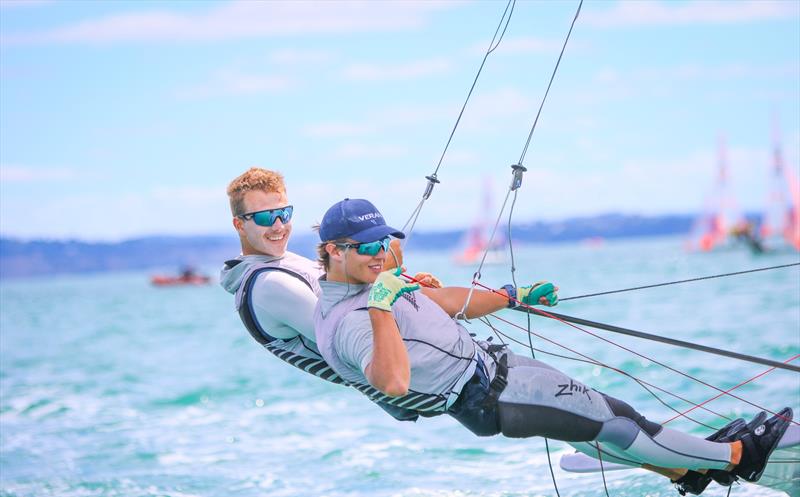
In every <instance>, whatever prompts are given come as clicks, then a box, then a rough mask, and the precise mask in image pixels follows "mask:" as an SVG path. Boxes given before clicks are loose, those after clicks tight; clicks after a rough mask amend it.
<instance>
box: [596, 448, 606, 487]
mask: <svg viewBox="0 0 800 497" xmlns="http://www.w3.org/2000/svg"><path fill="white" fill-rule="evenodd" d="M594 444H595V448H596V449H597V459H598V460H599V461H600V474H601V475H603V488H604V489H605V491H606V497H608V486H607V485H606V470H605V467H604V466H603V456H602V455H601V453H602V452H603V451H601V450H600V442H595V443H594Z"/></svg>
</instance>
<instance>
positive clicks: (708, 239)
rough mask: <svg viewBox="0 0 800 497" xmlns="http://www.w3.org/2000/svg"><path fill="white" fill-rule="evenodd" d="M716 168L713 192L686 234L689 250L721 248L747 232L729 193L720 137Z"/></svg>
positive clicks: (725, 158)
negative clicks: (741, 232) (733, 235)
mask: <svg viewBox="0 0 800 497" xmlns="http://www.w3.org/2000/svg"><path fill="white" fill-rule="evenodd" d="M717 164H718V165H717V178H716V182H715V183H714V188H713V190H712V192H711V194H710V195H709V196H708V197H707V199H706V203H705V205H704V207H703V210H702V212H701V214H700V216H698V218H697V219H696V220H695V223H694V226H693V227H692V230H691V232H690V238H689V242H688V247H689V249H690V250H701V251H704V252H708V251H710V250H713V249H714V248H717V247H719V246H720V245H723V244H725V243H726V242H727V241H728V237H729V235H730V234H731V233H738V232H740V231H742V230H746V229H747V228H748V223H747V221H746V220H745V218H744V215H742V212H741V210H740V209H739V207H738V205H737V203H736V200H735V198H734V196H733V194H732V193H731V190H730V182H729V172H728V162H727V155H726V150H725V141H724V139H723V138H721V137H720V139H719V148H718V163H717Z"/></svg>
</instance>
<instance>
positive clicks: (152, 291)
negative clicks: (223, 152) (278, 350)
mask: <svg viewBox="0 0 800 497" xmlns="http://www.w3.org/2000/svg"><path fill="white" fill-rule="evenodd" d="M516 255H517V267H518V270H517V279H518V281H528V282H530V281H535V280H539V279H549V280H552V281H555V282H556V283H557V284H558V285H559V286H560V287H561V292H560V293H561V295H562V297H569V296H574V295H579V294H585V293H591V292H596V291H602V290H609V289H616V288H620V287H626V286H635V285H640V284H647V283H655V282H660V281H665V280H672V279H682V278H690V277H694V276H700V275H706V274H713V273H719V272H730V271H739V270H743V269H749V268H754V267H763V266H770V265H776V264H785V263H791V262H797V261H798V255H797V254H796V253H790V252H785V253H778V254H771V255H764V256H759V257H756V256H753V255H750V254H749V253H747V252H744V251H729V252H724V253H718V254H712V255H708V254H685V253H684V252H683V251H682V250H681V244H680V240H677V239H657V240H655V239H651V240H639V241H620V242H608V243H605V244H603V245H593V246H586V245H547V246H530V247H517V248H516ZM407 263H408V265H409V266H410V267H409V269H410V270H412V271H413V270H432V271H433V272H434V273H435V274H437V275H439V276H440V277H441V278H442V279H443V280H444V281H445V282H446V283H447V284H450V285H456V284H460V285H465V284H467V283H468V282H469V281H470V278H471V274H472V272H473V271H474V269H475V268H474V267H455V266H452V265H451V264H450V262H449V255H448V254H443V253H438V254H437V253H427V254H416V255H414V254H408V256H407ZM211 270H212V269H211V268H209V271H211ZM799 275H800V271H798V269H797V268H790V269H782V270H777V271H770V272H762V273H755V274H749V275H744V276H738V277H734V278H723V279H715V280H708V281H703V282H698V283H692V284H686V285H680V286H670V287H664V288H658V289H652V290H644V291H639V292H633V293H624V294H618V295H611V296H604V297H597V298H591V299H581V300H575V301H571V302H564V303H563V304H561V305H559V307H558V308H557V309H556V310H558V311H560V312H562V313H565V314H571V315H577V316H582V317H585V318H587V319H593V320H597V321H602V322H609V323H614V324H618V325H620V326H627V327H631V328H634V329H639V330H642V331H647V332H651V333H659V334H664V335H668V336H672V337H675V338H679V339H681V340H691V341H697V342H701V343H704V344H707V345H712V346H719V347H724V348H729V349H733V350H737V351H741V352H745V353H748V354H753V355H759V356H765V357H770V358H773V359H777V360H786V359H788V358H789V357H791V356H793V355H795V354H797V353H799V352H800V277H799ZM482 281H483V282H484V283H486V284H488V285H492V286H496V287H499V286H501V285H503V284H505V283H507V282H509V281H510V275H509V270H508V267H507V266H493V267H491V268H487V269H485V270H484V271H483V277H482ZM0 297H1V299H2V301H1V302H0V306H1V308H2V318H1V320H0V328H1V329H2V335H0V354H1V357H0V359H1V360H0V396H1V401H0V466H1V467H0V469H1V470H0V495H3V496H37V497H39V496H49V495H53V496H56V495H57V496H95V495H97V496H175V497H188V496H217V495H219V496H222V495H236V496H261V495H269V496H306V495H308V496H317V495H325V496H370V497H371V496H540V495H555V491H554V490H553V483H552V481H551V478H550V474H549V469H548V464H547V454H546V452H545V449H544V443H543V441H542V440H540V439H531V440H506V439H502V438H499V437H495V438H491V439H479V438H477V437H474V436H473V435H471V434H470V433H469V432H467V431H466V430H465V429H464V428H462V427H460V426H459V425H457V424H456V423H455V422H454V421H452V420H451V419H449V418H447V417H441V418H437V419H426V420H422V421H420V422H419V423H416V424H411V423H398V422H396V421H394V420H392V419H391V418H389V417H388V416H386V415H385V414H383V413H382V412H381V411H380V410H379V409H378V408H377V407H375V406H373V405H372V404H371V403H369V402H368V401H366V400H365V399H364V398H362V397H361V396H360V394H358V393H356V392H354V391H349V390H347V389H345V388H343V387H337V386H335V385H331V384H327V383H325V382H323V381H320V380H317V379H315V378H312V377H310V376H308V375H305V374H304V373H301V372H299V371H297V370H294V369H293V368H290V367H288V366H286V365H284V364H283V363H281V362H280V361H278V360H277V359H275V358H273V357H272V356H270V355H269V354H268V353H267V352H265V351H263V350H262V349H261V348H260V347H259V346H258V345H257V344H256V343H255V342H254V341H253V340H252V339H251V338H250V337H249V335H248V334H247V332H246V331H245V330H244V329H243V327H242V326H241V324H240V323H239V320H238V316H237V315H236V314H235V313H234V312H233V310H232V307H233V303H232V298H231V296H229V295H228V294H227V293H225V292H224V291H223V290H222V289H221V288H219V287H218V286H216V285H213V286H208V287H201V288H153V287H151V286H149V284H148V280H147V275H146V274H144V273H118V274H103V275H92V276H75V277H59V278H57V279H52V280H45V279H37V280H27V281H3V282H2V283H0ZM501 314H502V316H503V317H505V318H510V319H513V320H514V321H515V322H517V323H519V324H522V325H523V326H525V325H526V320H525V316H523V315H520V314H517V313H513V312H511V311H504V312H503V313H501ZM497 325H498V327H499V328H500V329H501V330H503V331H504V332H508V333H510V334H512V336H513V337H515V339H517V340H521V341H527V338H525V334H524V333H523V332H520V331H519V330H516V331H515V330H514V328H512V327H511V326H509V325H505V324H502V323H497ZM532 326H533V328H534V330H535V331H536V332H537V333H541V334H543V335H545V336H547V337H549V338H551V339H553V340H556V341H558V342H559V343H562V344H564V345H566V346H568V347H570V348H573V349H575V350H578V351H580V352H581V353H584V354H587V355H589V356H591V357H593V358H595V359H597V360H599V361H602V362H605V363H608V364H611V365H613V366H615V367H620V368H622V369H625V370H626V371H628V372H630V373H631V374H634V375H636V376H638V377H640V378H642V379H645V380H647V381H648V382H651V383H654V384H656V385H658V386H660V387H662V388H664V389H666V390H669V391H672V392H676V393H679V394H680V395H682V396H685V397H688V398H690V399H692V400H694V401H701V400H705V399H707V398H709V397H712V396H713V395H714V392H713V391H711V390H709V389H708V388H707V387H704V386H702V385H699V384H697V383H694V382H693V381H691V380H689V379H687V378H685V377H682V376H680V375H678V374H675V373H673V372H670V371H667V370H665V369H663V368H661V367H659V366H656V365H654V364H652V363H650V362H648V361H647V360H645V359H642V358H640V357H637V356H635V355H632V354H630V353H628V352H625V351H623V350H621V349H619V348H617V347H615V346H613V345H610V344H608V343H605V342H603V341H601V340H598V339H596V338H592V337H590V336H588V335H585V334H584V333H582V332H580V331H578V330H575V329H573V328H569V327H566V326H564V325H562V324H559V323H556V322H552V321H550V322H546V321H545V320H543V319H541V318H534V319H533V321H532ZM472 329H473V331H475V332H477V333H478V334H479V336H485V335H486V334H487V333H488V328H486V327H485V326H484V325H482V324H480V323H479V322H477V321H476V322H475V323H473V325H472ZM598 333H599V334H601V335H602V336H604V337H608V338H609V339H611V340H613V341H615V342H618V343H620V344H622V345H624V346H626V347H629V348H632V349H634V350H636V351H638V352H640V353H642V354H644V355H647V356H651V357H655V358H658V360H660V361H663V362H665V363H667V364H669V365H671V366H673V367H675V368H678V369H681V370H683V371H686V372H688V373H690V374H692V375H695V376H699V377H702V378H703V379H704V380H705V381H707V382H709V383H712V384H714V385H718V386H720V387H730V386H733V385H735V384H737V383H739V382H741V381H743V380H745V379H747V378H750V377H752V376H754V375H756V374H758V373H760V372H761V371H763V370H764V369H766V368H765V367H763V366H758V365H752V364H746V363H741V362H737V361H734V360H729V359H725V358H718V357H715V356H710V355H707V354H703V353H699V352H691V351H686V350H682V349H677V348H674V347H670V346H666V345H660V344H654V343H649V342H644V341H641V340H637V339H633V338H626V337H620V336H615V335H611V334H608V333H605V332H598ZM534 345H535V346H536V347H538V348H541V349H544V350H547V351H552V352H557V353H565V351H564V350H561V349H558V347H557V346H555V345H552V344H548V343H546V342H543V341H541V340H539V339H534ZM515 349H516V350H518V351H521V352H524V349H523V348H522V347H521V346H515ZM537 357H539V358H544V359H545V360H546V361H548V362H551V363H552V364H554V365H556V366H557V367H559V368H561V369H564V370H566V371H568V372H570V373H571V374H572V375H573V376H575V377H576V378H578V379H580V380H582V381H585V382H586V383H589V384H590V385H592V386H594V387H596V388H597V389H600V390H603V391H606V392H607V393H610V394H612V395H614V396H617V397H620V398H622V399H625V400H627V401H629V402H630V403H631V404H633V405H634V406H635V407H637V408H638V409H639V410H640V411H642V412H643V413H644V414H646V415H647V416H648V418H651V419H653V420H656V421H664V420H666V419H668V418H670V417H671V414H672V413H671V412H670V411H669V410H668V409H667V408H666V407H665V406H663V405H662V404H660V403H659V402H658V401H657V400H656V399H654V398H653V397H652V396H651V395H650V394H648V393H647V392H646V391H644V390H643V389H642V388H641V387H639V386H637V385H636V384H635V383H634V382H632V381H631V380H628V379H626V378H624V377H622V376H620V375H619V374H618V373H613V372H609V371H607V370H603V369H600V368H597V367H594V366H592V365H588V364H584V363H578V362H573V361H568V360H565V359H560V358H546V356H543V355H541V354H540V355H538V356H537ZM798 378H800V376H798V375H796V374H793V373H790V372H786V371H774V372H772V373H769V374H768V375H766V376H764V377H762V378H760V379H759V380H757V381H755V382H753V383H750V384H748V385H746V386H744V387H742V388H740V389H738V390H737V393H738V395H740V396H742V397H744V398H746V399H748V400H750V401H752V402H754V403H756V404H759V405H764V406H766V407H769V408H772V409H777V408H779V407H782V406H784V405H789V406H792V407H793V408H794V409H795V411H796V412H797V411H800V379H798ZM663 398H664V400H665V401H667V402H669V403H670V404H672V405H673V406H675V407H676V408H685V404H682V403H681V402H680V401H676V400H675V399H673V398H670V397H668V396H666V395H664V396H663ZM711 406H712V408H713V409H714V410H716V411H718V412H721V413H724V414H727V415H731V414H737V415H738V414H743V415H745V416H750V415H751V414H752V413H753V412H754V410H755V408H754V407H751V406H748V405H746V404H744V403H742V402H740V401H737V400H735V399H727V398H726V399H719V400H717V401H714V402H713V403H712V404H711ZM697 418H699V419H701V420H703V421H705V422H708V423H710V424H713V425H715V426H719V425H720V424H721V423H720V422H719V420H718V419H715V418H714V417H713V416H712V415H709V414H707V413H698V414H697ZM672 426H676V427H679V428H682V429H687V430H695V432H696V433H698V434H705V433H706V432H707V430H704V429H702V428H697V427H695V426H694V425H692V424H690V423H688V422H677V421H676V422H674V423H672ZM550 446H551V451H552V457H553V461H554V470H555V477H556V481H557V482H558V486H559V490H560V491H561V495H563V496H566V495H570V496H596V495H604V493H603V486H602V480H601V477H600V475H573V474H568V473H565V472H563V471H561V470H560V469H558V467H557V461H558V457H559V456H560V454H563V453H567V452H570V449H569V447H568V446H566V445H564V444H561V443H559V442H551V445H550ZM606 480H607V484H608V488H609V494H610V495H612V496H643V495H649V496H672V495H676V493H675V491H674V490H673V489H672V488H671V486H670V485H669V484H668V483H667V482H666V480H665V479H663V478H662V477H658V476H654V475H651V474H648V473H645V472H643V471H631V472H616V473H607V475H606ZM704 495H712V496H713V495H717V496H720V495H725V492H724V491H723V490H722V489H720V488H713V487H710V488H709V490H708V491H707V492H706V493H705V494H704ZM732 495H739V496H743V495H748V496H751V495H761V496H769V495H781V494H778V493H776V492H772V491H769V490H764V489H761V488H759V487H754V486H742V487H739V488H736V489H734V491H733V492H732Z"/></svg>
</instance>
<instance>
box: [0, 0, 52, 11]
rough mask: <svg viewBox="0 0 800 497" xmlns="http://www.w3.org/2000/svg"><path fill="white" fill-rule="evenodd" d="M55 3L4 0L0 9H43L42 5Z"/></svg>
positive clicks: (43, 0)
mask: <svg viewBox="0 0 800 497" xmlns="http://www.w3.org/2000/svg"><path fill="white" fill-rule="evenodd" d="M53 3H55V2H54V1H53V0H3V1H2V2H0V8H3V9H13V8H17V7H41V6H42V5H49V4H53Z"/></svg>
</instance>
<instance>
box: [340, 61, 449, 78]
mask: <svg viewBox="0 0 800 497" xmlns="http://www.w3.org/2000/svg"><path fill="white" fill-rule="evenodd" d="M450 67H451V65H450V62H448V61H447V60H445V59H441V58H437V59H428V60H418V61H414V62H408V63H405V64H383V65H381V64H351V65H349V66H347V67H345V68H344V69H343V71H342V75H343V76H344V78H345V79H348V80H354V81H381V80H389V81H396V80H400V79H415V78H421V77H425V76H433V75H437V74H445V73H447V72H448V71H449V70H450Z"/></svg>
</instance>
